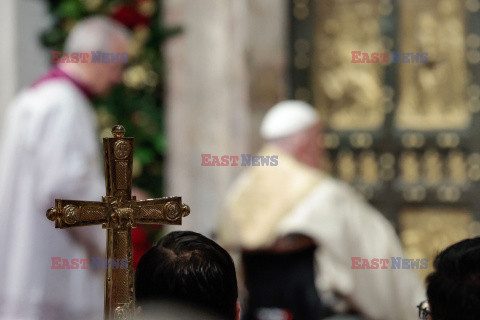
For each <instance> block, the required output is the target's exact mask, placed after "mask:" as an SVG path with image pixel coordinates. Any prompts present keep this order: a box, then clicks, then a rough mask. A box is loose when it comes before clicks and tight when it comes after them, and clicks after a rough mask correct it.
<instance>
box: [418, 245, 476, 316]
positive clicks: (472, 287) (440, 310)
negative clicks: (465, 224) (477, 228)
mask: <svg viewBox="0 0 480 320" xmlns="http://www.w3.org/2000/svg"><path fill="white" fill-rule="evenodd" d="M434 267H435V270H434V271H433V272H432V273H431V274H430V275H429V276H428V278H427V297H428V303H429V305H430V315H431V319H432V320H458V319H462V320H474V319H480V238H474V239H466V240H463V241H460V242H458V243H456V244H454V245H452V246H450V247H448V248H447V249H445V250H444V251H442V252H441V253H440V254H439V255H438V256H437V257H436V258H435V262H434Z"/></svg>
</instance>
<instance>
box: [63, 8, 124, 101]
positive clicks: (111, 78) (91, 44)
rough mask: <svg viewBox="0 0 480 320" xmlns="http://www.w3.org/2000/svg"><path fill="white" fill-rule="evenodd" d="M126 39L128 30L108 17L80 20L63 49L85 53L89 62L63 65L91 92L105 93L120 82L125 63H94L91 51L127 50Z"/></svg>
mask: <svg viewBox="0 0 480 320" xmlns="http://www.w3.org/2000/svg"><path fill="white" fill-rule="evenodd" d="M129 38H130V31H129V30H128V29H127V28H126V27H124V26H123V25H121V24H120V23H118V22H116V21H114V20H112V19H110V18H108V17H102V16H95V17H91V18H87V19H85V20H82V21H80V22H78V23H77V24H76V25H75V26H74V27H73V29H72V30H71V31H70V33H69V35H68V38H67V40H66V43H65V51H66V52H67V53H68V54H69V55H71V54H72V53H88V54H89V56H88V63H70V64H63V65H62V68H64V69H66V71H69V72H70V73H72V74H73V76H75V77H77V78H79V80H80V81H81V82H83V83H84V84H85V85H86V86H87V87H88V89H89V90H90V91H92V93H93V94H95V95H98V96H104V95H107V94H108V93H109V92H110V90H111V89H112V87H113V86H114V85H116V84H118V83H120V82H121V80H122V75H123V68H124V66H125V63H123V62H121V61H115V62H109V63H106V62H105V63H103V62H102V63H98V62H93V61H92V56H91V52H92V51H94V52H98V51H100V52H102V53H108V54H110V53H113V54H114V55H117V54H124V53H127V51H128V42H129Z"/></svg>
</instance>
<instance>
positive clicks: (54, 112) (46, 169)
mask: <svg viewBox="0 0 480 320" xmlns="http://www.w3.org/2000/svg"><path fill="white" fill-rule="evenodd" d="M5 119H6V121H5V124H4V126H3V128H2V129H3V130H2V132H3V133H2V136H1V139H2V143H1V144H0V146H1V147H2V148H1V153H0V204H1V205H0V256H1V257H2V258H1V259H0V319H4V320H11V319H12V320H13V319H16V320H18V319H20V320H34V319H35V320H38V319H48V320H56V319H89V320H92V319H102V318H103V292H104V290H103V273H102V272H98V271H96V272H94V271H92V270H91V269H88V270H84V269H77V270H76V269H71V270H56V269H52V257H60V258H62V259H73V258H77V259H90V258H91V257H88V256H87V252H86V250H85V249H84V248H83V247H82V246H81V245H79V244H77V243H76V242H75V241H74V240H73V239H72V237H71V236H70V235H69V233H68V231H67V230H65V229H55V227H54V225H55V223H54V222H52V221H49V220H48V219H47V218H46V215H45V213H46V210H47V209H48V208H50V207H53V206H54V200H55V199H56V198H57V199H71V200H95V201H101V196H102V195H103V194H104V192H105V187H104V177H103V168H102V159H101V158H100V155H101V149H100V145H99V143H98V139H97V129H96V116H95V113H94V111H93V109H92V105H91V104H90V102H89V101H88V99H87V98H86V97H85V95H84V94H83V93H82V92H81V91H80V90H79V89H78V88H77V87H76V86H75V85H74V84H73V83H72V82H71V81H69V80H67V79H52V80H48V81H45V82H43V83H41V84H40V85H38V86H36V87H33V88H29V89H27V90H25V91H23V92H22V93H21V94H20V95H19V96H18V98H17V99H16V100H15V101H14V102H13V103H12V104H11V105H10V107H9V109H8V110H7V114H6V116H5ZM81 229H82V230H81V232H85V234H86V235H88V236H89V237H90V239H94V241H95V242H96V243H97V244H98V246H99V248H100V249H101V250H103V249H104V248H105V231H104V230H102V228H101V226H92V227H81ZM102 258H103V257H102ZM69 261H71V260H69Z"/></svg>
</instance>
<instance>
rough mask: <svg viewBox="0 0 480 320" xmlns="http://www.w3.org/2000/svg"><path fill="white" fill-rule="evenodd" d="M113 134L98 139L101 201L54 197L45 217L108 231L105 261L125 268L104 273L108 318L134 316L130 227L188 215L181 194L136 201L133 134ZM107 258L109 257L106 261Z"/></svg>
mask: <svg viewBox="0 0 480 320" xmlns="http://www.w3.org/2000/svg"><path fill="white" fill-rule="evenodd" d="M112 134H113V136H114V137H113V138H104V139H103V148H104V155H105V182H106V189H107V195H106V196H104V197H102V202H95V201H76V200H59V199H56V200H55V207H54V208H51V209H49V210H48V211H47V218H48V219H49V220H51V221H55V228H62V229H63V228H71V227H79V226H88V225H96V224H102V226H103V228H105V229H107V252H106V258H107V259H114V260H115V261H117V259H127V260H128V269H114V268H111V267H109V268H107V269H106V271H105V314H104V317H105V319H107V320H123V319H125V320H126V319H133V316H134V310H135V292H134V273H133V263H132V228H134V227H135V226H136V224H137V223H157V224H160V223H161V224H177V225H178V224H181V222H182V217H185V216H187V215H188V214H189V213H190V208H189V207H188V205H185V204H182V202H181V198H180V197H168V198H161V199H149V200H143V201H136V199H135V197H134V196H132V161H133V144H134V139H133V138H125V137H124V134H125V129H124V128H123V127H122V126H115V127H114V128H113V130H112ZM107 261H112V260H107Z"/></svg>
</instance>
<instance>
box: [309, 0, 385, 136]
mask: <svg viewBox="0 0 480 320" xmlns="http://www.w3.org/2000/svg"><path fill="white" fill-rule="evenodd" d="M316 7H317V8H316V16H317V19H316V25H315V32H314V35H315V39H314V41H315V50H314V57H313V69H314V73H313V74H314V79H313V83H314V90H313V91H314V101H315V104H316V106H317V107H318V108H319V109H320V112H321V113H322V115H323V116H324V117H325V119H326V121H327V122H328V124H329V126H330V127H331V128H332V129H334V130H373V129H376V128H378V127H379V126H381V125H382V123H383V121H384V119H385V112H384V109H383V104H382V101H383V99H384V90H383V88H382V78H383V72H384V67H385V64H382V63H352V53H351V52H352V51H358V50H361V51H362V52H365V53H369V54H371V53H374V52H385V51H387V50H386V49H385V48H384V47H383V44H382V36H381V32H380V25H379V16H380V1H378V0H365V1H357V0H343V1H337V0H326V1H317V2H316ZM387 7H388V6H387ZM382 8H383V9H385V7H382ZM387 9H388V8H387ZM384 11H385V10H384ZM388 93H389V92H387V94H386V95H385V96H386V98H387V101H388V96H389V95H388ZM390 103H391V102H390ZM359 119H361V121H359Z"/></svg>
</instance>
